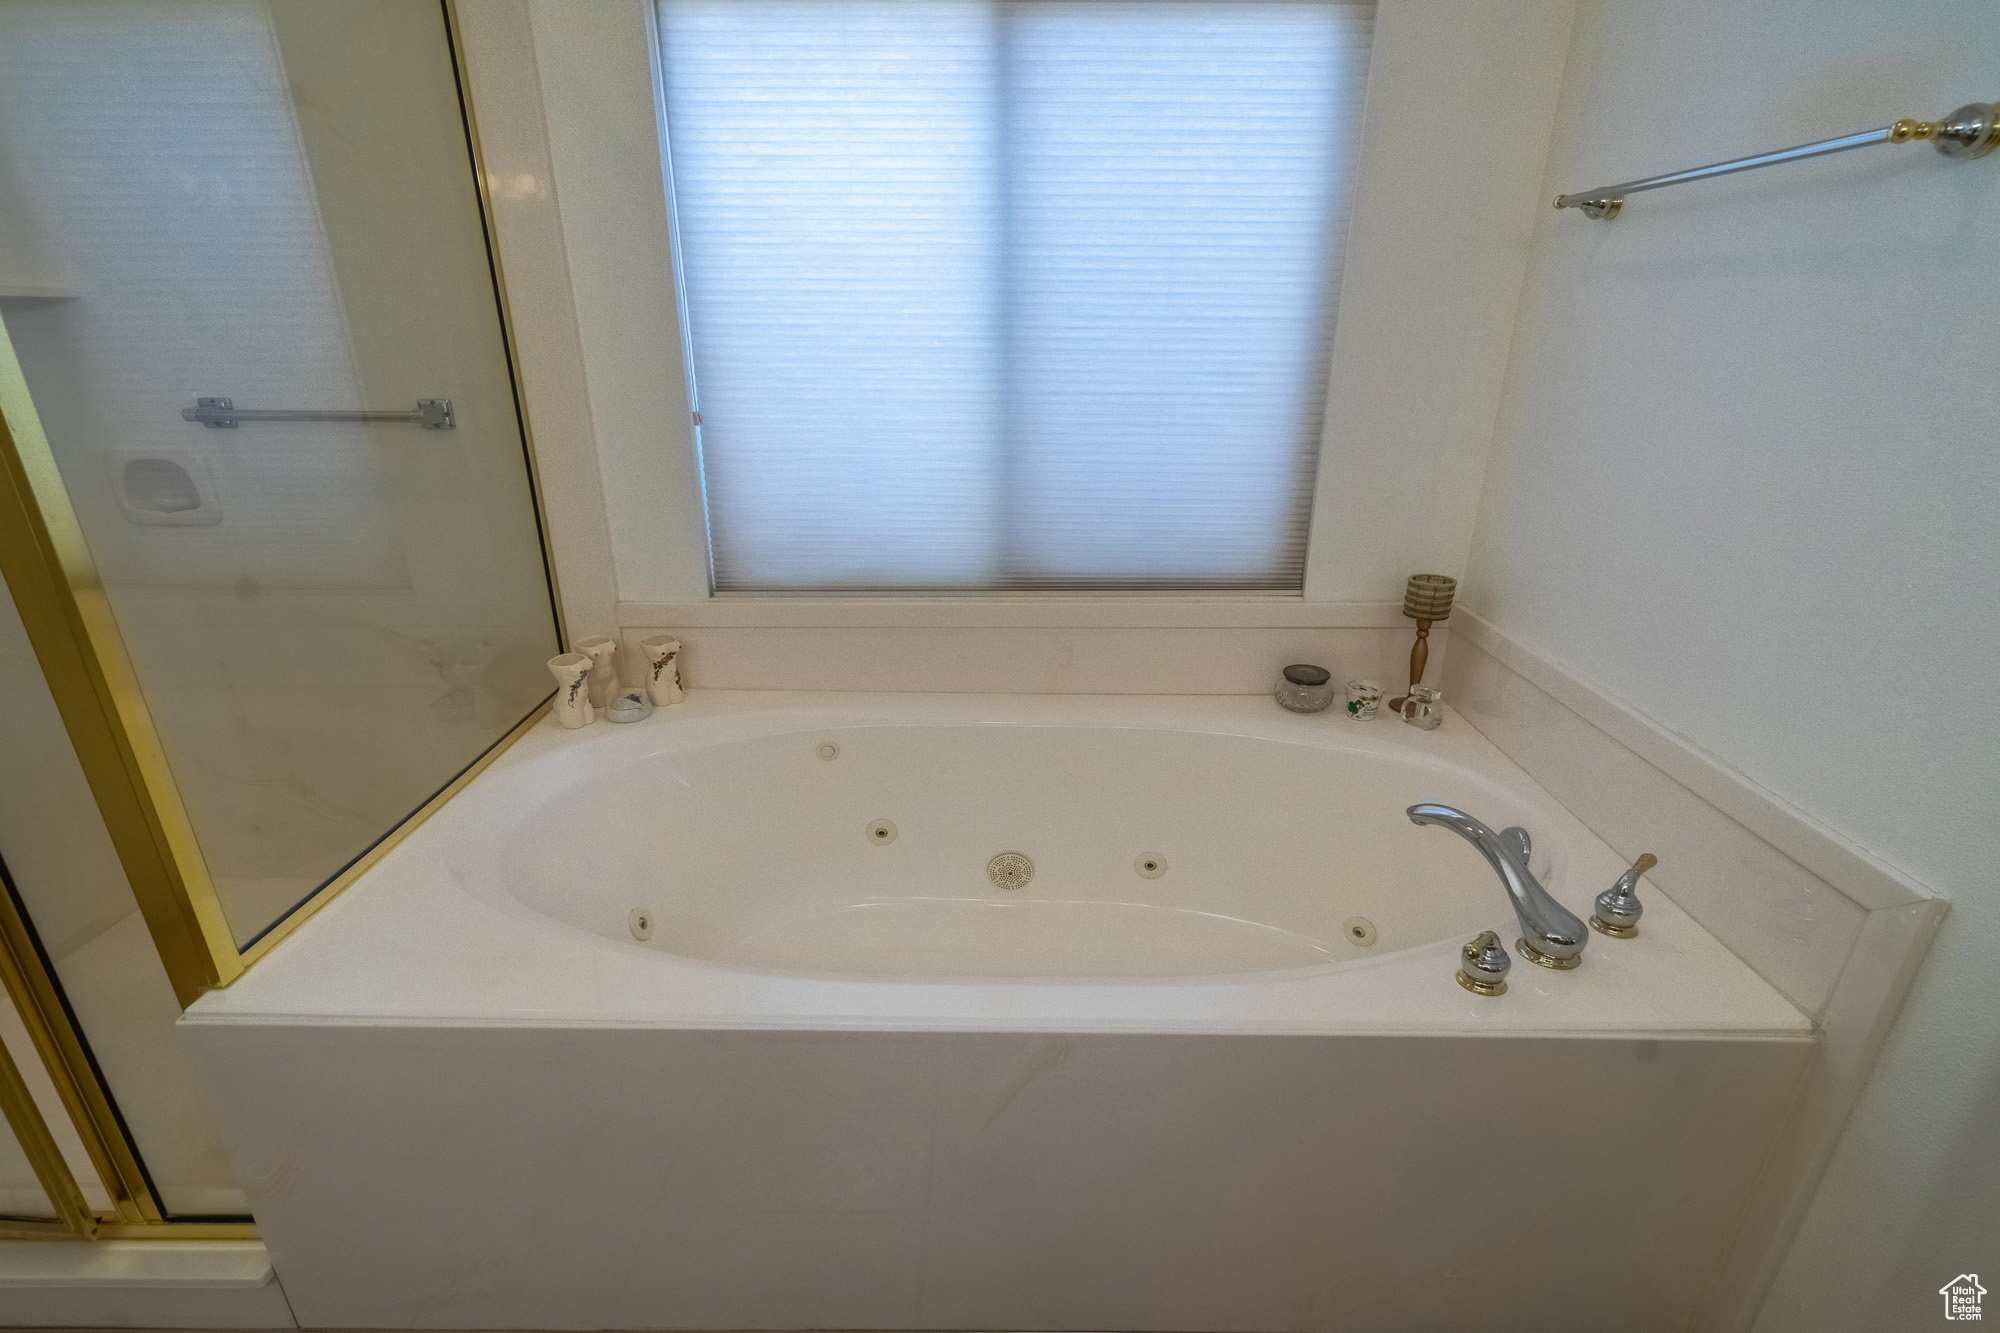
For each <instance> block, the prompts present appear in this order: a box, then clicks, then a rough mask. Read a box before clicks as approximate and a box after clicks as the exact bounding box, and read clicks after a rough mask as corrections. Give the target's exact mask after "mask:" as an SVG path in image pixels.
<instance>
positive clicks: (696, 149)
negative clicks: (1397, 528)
mask: <svg viewBox="0 0 2000 1333" xmlns="http://www.w3.org/2000/svg"><path fill="white" fill-rule="evenodd" d="M1373 14H1374V10H1373V6H1372V5H1370V4H1338V3H1318V2H1315V0H1290V2H1285V0H1280V2H1278V3H1265V2H1263V0H1014V2H1011V3H993V2H992V0H659V15H660V28H661V36H662V43H661V45H662V62H663V70H662V74H663V78H664V82H665V88H666V103H667V123H668V142H669V159H670V161H669V168H670V172H671V177H672V181H673V192H674V206H675V210H676V214H677V228H678V237H679V247H680V256H681V265H682V281H683V285H684V290H685V293H686V300H687V310H688V323H689V339H690V343H691V345H692V348H693V371H692V373H693V377H694V384H695V392H696V395H697V401H698V406H699V410H700V413H701V418H700V419H701V423H702V424H701V428H700V439H701V450H702V467H703V474H704V482H705V485H706V487H707V492H708V506H709V525H710V542H711V548H712V552H713V560H714V571H715V583H716V587H717V589H718V590H723V591H728V590H775V589H1025V588H1242V589H1272V590H1296V589H1297V588H1298V587H1299V586H1300V582H1301V578H1302V571H1303V567H1304V560H1305V540H1306V522H1307V515H1308V510H1309V506H1310V499H1311V496H1310V492H1311V489H1312V483H1313V471H1314V462H1315V458H1316V455H1317V452H1318V446H1319V437H1320V430H1321V418H1322V415H1323V408H1324V392H1325V381H1326V360H1327V350H1328V347H1329V344H1330V341H1331V334H1332V312H1333V309H1334V305H1335V298H1336V295H1337V293H1336V290H1335V284H1336V283H1337V281H1338V274H1339V258H1340V254H1341V235H1342V229H1343V226H1344V222H1345V217H1346V211H1347V209H1346V204H1347V195H1348V192H1349V181H1350V176H1351V159H1352V156H1353V147H1354V141H1355V139H1356V131H1357V130H1358V129H1359V124H1360V115H1361V94H1362V85H1363V82H1364V78H1365V72H1366V67H1367V55H1368V41H1369V34H1370V29H1371V26H1372V21H1373Z"/></svg>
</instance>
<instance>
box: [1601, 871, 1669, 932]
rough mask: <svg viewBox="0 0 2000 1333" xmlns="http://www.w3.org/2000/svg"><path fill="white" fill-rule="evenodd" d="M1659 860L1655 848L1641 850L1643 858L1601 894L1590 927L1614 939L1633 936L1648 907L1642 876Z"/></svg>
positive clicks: (1637, 930)
mask: <svg viewBox="0 0 2000 1333" xmlns="http://www.w3.org/2000/svg"><path fill="white" fill-rule="evenodd" d="M1659 863H1660V858H1659V857H1657V856H1655V855H1653V854H1652V853H1651V852H1642V853H1640V855H1639V859H1638V860H1636V861H1634V862H1633V863H1632V864H1631V867H1630V868H1629V869H1627V870H1626V871H1625V873H1624V874H1622V875H1620V876H1619V877H1618V880H1617V882H1616V883H1614V884H1613V885H1612V886H1611V887H1610V888H1608V889H1606V890H1605V891H1604V892H1602V893H1600V894H1598V895H1597V911H1596V912H1595V913H1594V914H1592V916H1591V918H1590V928H1591V929H1592V930H1594V931H1596V932H1597V933H1598V934H1600V935H1609V936H1610V937H1611V938H1612V939H1614V940H1629V939H1631V938H1632V937H1633V936H1634V935H1637V934H1638V933H1639V918H1640V917H1641V916H1643V915H1645V911H1646V909H1645V907H1644V905H1643V904H1641V903H1640V901H1639V876H1641V875H1643V874H1645V873H1646V872H1647V871H1648V870H1651V869H1652V868H1653V867H1654V866H1656V865H1658V864H1659Z"/></svg>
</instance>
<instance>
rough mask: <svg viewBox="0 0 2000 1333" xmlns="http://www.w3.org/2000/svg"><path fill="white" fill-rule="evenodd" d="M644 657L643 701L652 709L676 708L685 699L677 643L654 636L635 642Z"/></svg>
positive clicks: (674, 640)
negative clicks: (650, 701)
mask: <svg viewBox="0 0 2000 1333" xmlns="http://www.w3.org/2000/svg"><path fill="white" fill-rule="evenodd" d="M639 651H640V652H642V653H644V654H645V655H646V697H647V698H649V699H651V700H652V701H653V703H654V705H655V706H656V707H664V706H665V705H667V704H677V703H679V702H680V701H681V700H682V699H685V698H686V697H687V692H686V691H685V690H683V689H682V688H681V661H680V658H681V641H680V640H679V639H676V638H675V637H674V636H673V635H671V634H654V635H649V636H648V637H646V638H643V639H641V640H639Z"/></svg>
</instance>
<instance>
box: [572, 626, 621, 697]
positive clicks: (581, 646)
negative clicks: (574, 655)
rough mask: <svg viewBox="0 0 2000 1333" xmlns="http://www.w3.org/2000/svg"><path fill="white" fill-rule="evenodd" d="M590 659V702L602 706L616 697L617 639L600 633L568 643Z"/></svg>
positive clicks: (617, 688)
mask: <svg viewBox="0 0 2000 1333" xmlns="http://www.w3.org/2000/svg"><path fill="white" fill-rule="evenodd" d="M569 646H570V647H571V648H572V649H573V650H575V651H576V652H579V653H582V654H583V655H584V656H585V657H588V658H589V659H590V704H591V707H593V708H602V707H604V705H606V704H608V703H610V702H611V701H612V700H613V699H615V698H617V697H618V690H619V688H620V687H619V682H618V641H617V640H616V639H607V638H605V637H604V636H603V635H602V634H592V635H590V636H589V637H588V638H582V639H576V640H573V641H572V642H571V643H570V645H569Z"/></svg>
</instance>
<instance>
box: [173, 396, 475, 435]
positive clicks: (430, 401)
mask: <svg viewBox="0 0 2000 1333" xmlns="http://www.w3.org/2000/svg"><path fill="white" fill-rule="evenodd" d="M181 420H182V421H199V422H200V423H201V424H202V425H204V426H207V427H208V428H209V429H210V430H233V429H234V428H236V427H237V426H240V425H242V424H243V423H244V422H246V421H383V422H393V421H399V422H404V423H406V424H408V425H412V426H422V427H423V428H424V429H425V430H451V429H452V428H453V427H455V426H457V425H458V422H457V421H456V420H455V419H454V418H453V417H452V414H451V399H449V398H419V399H417V405H416V406H415V407H413V408H411V409H410V410H409V411H407V412H311V411H289V410H281V409H263V408H260V409H255V410H253V409H251V408H247V407H243V408H239V407H238V406H236V401H235V400H234V399H233V398H197V399H195V400H194V406H193V407H184V408H182V409H181Z"/></svg>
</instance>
